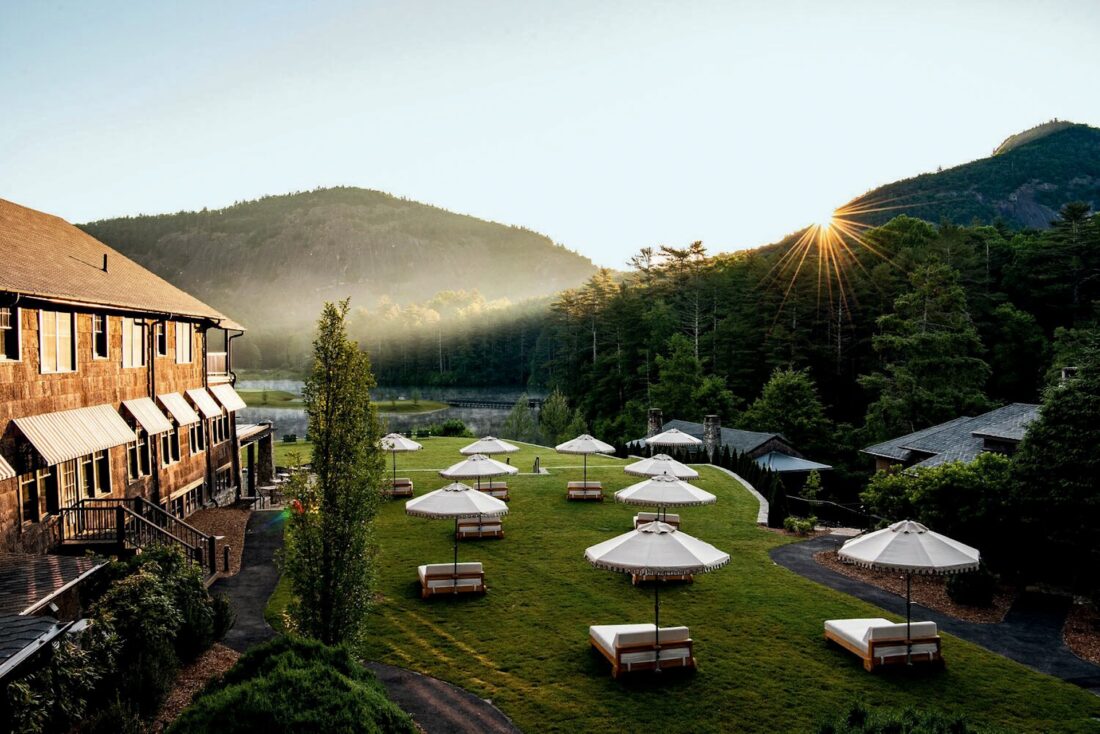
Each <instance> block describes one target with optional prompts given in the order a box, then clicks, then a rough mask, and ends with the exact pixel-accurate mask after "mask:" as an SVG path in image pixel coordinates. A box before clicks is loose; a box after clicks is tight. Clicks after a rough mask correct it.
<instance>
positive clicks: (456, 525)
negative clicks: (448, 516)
mask: <svg viewBox="0 0 1100 734" xmlns="http://www.w3.org/2000/svg"><path fill="white" fill-rule="evenodd" d="M452 573H453V575H454V587H453V588H454V591H453V592H452V593H454V594H457V593H458V517H457V516H456V517H455V565H454V571H452Z"/></svg>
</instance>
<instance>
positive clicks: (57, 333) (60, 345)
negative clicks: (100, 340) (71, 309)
mask: <svg viewBox="0 0 1100 734" xmlns="http://www.w3.org/2000/svg"><path fill="white" fill-rule="evenodd" d="M38 317H39V319H38V323H39V331H38V343H39V351H40V353H41V359H42V365H41V371H42V372H72V371H73V370H74V369H76V354H75V352H74V350H73V347H74V345H75V344H76V338H75V333H74V331H73V325H74V321H75V319H74V318H73V315H72V314H71V313H68V312H64V311H39V312H38Z"/></svg>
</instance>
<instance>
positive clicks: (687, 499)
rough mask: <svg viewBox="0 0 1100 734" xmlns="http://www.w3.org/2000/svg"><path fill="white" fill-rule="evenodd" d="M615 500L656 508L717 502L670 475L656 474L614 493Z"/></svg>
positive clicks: (700, 490) (716, 499) (711, 495)
mask: <svg viewBox="0 0 1100 734" xmlns="http://www.w3.org/2000/svg"><path fill="white" fill-rule="evenodd" d="M615 499H617V500H618V501H619V502H625V503H626V504H628V505H656V506H657V507H691V506H692V505H713V504H714V503H715V502H717V501H718V498H717V497H715V496H714V495H713V494H711V493H710V492H707V491H704V490H702V489H699V488H698V487H695V486H693V485H691V484H688V483H687V482H685V481H683V480H680V479H677V478H676V477H674V476H672V475H671V474H658V475H657V476H655V477H650V478H649V479H646V480H644V481H641V482H638V483H637V484H631V485H630V486H629V487H627V488H626V489H620V490H619V491H618V492H616V493H615Z"/></svg>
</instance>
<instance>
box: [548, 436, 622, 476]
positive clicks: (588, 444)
mask: <svg viewBox="0 0 1100 734" xmlns="http://www.w3.org/2000/svg"><path fill="white" fill-rule="evenodd" d="M554 450H555V451H557V452H558V453H559V454H578V455H581V456H584V483H585V486H587V485H588V455H589V454H610V453H614V451H615V447H614V446H612V445H611V444H609V443H604V442H603V441H600V440H599V439H596V438H593V437H592V436H589V435H588V434H587V433H582V434H581V435H579V436H577V437H576V438H574V439H573V440H572V441H566V442H565V443H559V444H558V445H557V446H555V447H554Z"/></svg>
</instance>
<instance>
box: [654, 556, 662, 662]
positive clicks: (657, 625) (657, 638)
mask: <svg viewBox="0 0 1100 734" xmlns="http://www.w3.org/2000/svg"><path fill="white" fill-rule="evenodd" d="M653 647H654V648H655V649H654V651H653V672H655V673H660V672H661V579H660V577H659V576H657V575H656V574H655V575H654V576H653Z"/></svg>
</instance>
